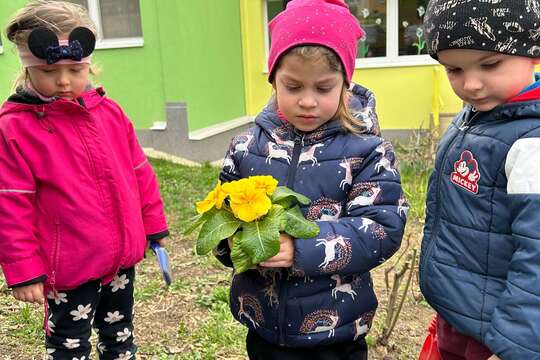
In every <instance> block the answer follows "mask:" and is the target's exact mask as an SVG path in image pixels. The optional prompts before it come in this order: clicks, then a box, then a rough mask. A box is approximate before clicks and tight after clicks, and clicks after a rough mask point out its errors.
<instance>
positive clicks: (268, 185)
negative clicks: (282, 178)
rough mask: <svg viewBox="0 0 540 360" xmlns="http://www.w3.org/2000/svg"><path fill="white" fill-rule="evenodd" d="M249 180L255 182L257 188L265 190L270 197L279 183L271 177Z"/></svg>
mask: <svg viewBox="0 0 540 360" xmlns="http://www.w3.org/2000/svg"><path fill="white" fill-rule="evenodd" d="M249 179H251V180H253V181H254V182H255V187H257V188H260V189H264V191H265V192H266V193H267V194H268V195H272V194H273V193H274V191H275V190H276V187H277V185H278V181H277V180H276V179H274V177H272V176H270V175H261V176H250V177H249Z"/></svg>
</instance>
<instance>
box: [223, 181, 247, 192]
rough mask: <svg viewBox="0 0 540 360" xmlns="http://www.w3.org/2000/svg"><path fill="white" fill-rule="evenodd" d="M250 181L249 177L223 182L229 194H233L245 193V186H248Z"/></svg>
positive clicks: (224, 189) (225, 190) (224, 188)
mask: <svg viewBox="0 0 540 360" xmlns="http://www.w3.org/2000/svg"><path fill="white" fill-rule="evenodd" d="M249 182H250V181H249V180H248V179H247V178H245V179H240V180H235V181H231V182H227V183H225V184H223V191H224V192H226V193H227V194H228V195H233V194H236V193H243V192H244V188H245V187H246V186H248V183H249Z"/></svg>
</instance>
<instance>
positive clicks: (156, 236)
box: [146, 230, 170, 241]
mask: <svg viewBox="0 0 540 360" xmlns="http://www.w3.org/2000/svg"><path fill="white" fill-rule="evenodd" d="M169 235H170V234H169V230H165V231H160V232H158V233H155V234H148V235H146V240H148V241H157V240H161V239H163V238H166V237H167V236H169Z"/></svg>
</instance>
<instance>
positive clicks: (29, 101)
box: [0, 88, 105, 116]
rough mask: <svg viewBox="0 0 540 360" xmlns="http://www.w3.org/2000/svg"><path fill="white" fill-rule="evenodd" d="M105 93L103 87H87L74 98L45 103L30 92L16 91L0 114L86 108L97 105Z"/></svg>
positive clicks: (3, 106) (0, 110)
mask: <svg viewBox="0 0 540 360" xmlns="http://www.w3.org/2000/svg"><path fill="white" fill-rule="evenodd" d="M104 95H105V91H104V90H103V88H96V89H89V90H87V91H85V92H83V93H82V94H81V95H80V96H79V97H78V98H77V99H75V100H67V99H58V100H55V101H53V102H50V103H45V102H43V101H41V100H40V99H39V98H35V97H34V96H32V95H31V94H30V93H27V92H25V91H18V92H17V93H15V94H13V95H12V96H10V97H9V99H8V100H7V101H6V102H5V103H4V104H3V105H2V108H1V109H0V116H2V115H5V114H8V113H12V112H21V111H28V112H34V113H47V112H51V111H52V112H55V111H69V110H70V109H73V110H74V109H78V108H80V106H81V105H83V106H84V107H85V108H87V109H92V108H94V107H96V106H98V105H99V104H100V103H101V102H102V101H103V97H104Z"/></svg>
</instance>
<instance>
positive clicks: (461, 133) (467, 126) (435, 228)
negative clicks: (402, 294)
mask: <svg viewBox="0 0 540 360" xmlns="http://www.w3.org/2000/svg"><path fill="white" fill-rule="evenodd" d="M473 111H474V110H473ZM478 114H479V112H476V113H475V114H473V115H472V116H471V117H469V119H467V120H464V121H463V123H462V124H461V125H460V126H459V128H458V130H459V131H458V132H457V133H456V135H455V136H454V137H453V138H452V140H451V141H450V143H449V144H448V147H447V148H446V151H445V152H444V155H443V160H442V163H441V165H442V167H444V164H446V160H447V158H448V152H449V151H450V149H452V147H453V146H454V143H455V142H456V140H457V138H458V137H462V140H463V138H464V137H465V135H466V134H467V131H468V130H469V129H470V128H471V124H472V122H473V120H474V119H475V118H476V117H477V116H478ZM441 171H442V168H441ZM442 178H443V174H441V173H439V176H438V179H437V189H436V190H437V198H436V200H435V203H436V204H437V209H436V211H435V213H436V214H437V218H436V220H435V224H434V225H433V230H432V232H431V236H430V242H429V245H428V248H427V250H426V254H425V256H424V258H423V259H422V263H421V264H420V271H421V272H423V271H425V266H426V262H427V260H428V259H429V258H430V256H431V252H432V250H433V247H434V245H435V241H434V240H433V238H434V237H435V234H436V233H437V231H438V230H439V225H440V220H441V215H440V211H441V201H440V195H441V181H442ZM424 285H425V276H423V277H422V279H421V281H420V289H421V290H423V289H424Z"/></svg>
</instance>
